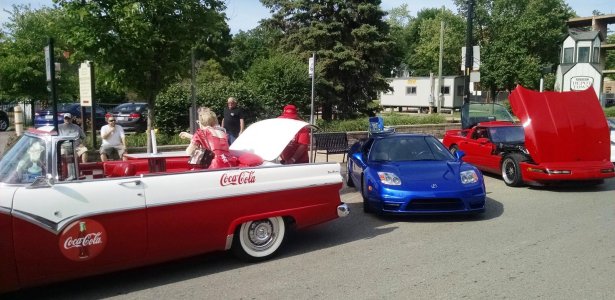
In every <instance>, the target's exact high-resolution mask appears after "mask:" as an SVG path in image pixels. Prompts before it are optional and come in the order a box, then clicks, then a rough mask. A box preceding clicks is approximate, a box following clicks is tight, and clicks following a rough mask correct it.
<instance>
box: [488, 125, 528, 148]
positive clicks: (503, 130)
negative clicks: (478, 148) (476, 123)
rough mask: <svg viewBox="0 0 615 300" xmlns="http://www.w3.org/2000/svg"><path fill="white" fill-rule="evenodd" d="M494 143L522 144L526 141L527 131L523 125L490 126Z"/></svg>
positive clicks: (490, 133)
mask: <svg viewBox="0 0 615 300" xmlns="http://www.w3.org/2000/svg"><path fill="white" fill-rule="evenodd" d="M489 135H490V136H491V141H492V142H493V143H507V144H522V143H524V142H525V132H524V131H523V127H521V126H502V127H491V128H489Z"/></svg>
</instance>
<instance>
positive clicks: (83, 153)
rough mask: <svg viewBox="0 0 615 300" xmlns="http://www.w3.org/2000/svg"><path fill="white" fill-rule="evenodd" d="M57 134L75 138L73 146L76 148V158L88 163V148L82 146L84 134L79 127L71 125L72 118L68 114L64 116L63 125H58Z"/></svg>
mask: <svg viewBox="0 0 615 300" xmlns="http://www.w3.org/2000/svg"><path fill="white" fill-rule="evenodd" d="M58 132H59V133H60V135H65V136H76V137H77V139H76V140H75V145H77V147H76V148H75V150H77V156H79V157H81V161H82V162H88V148H86V147H85V146H84V145H83V141H84V140H85V133H84V132H83V129H81V127H79V125H77V124H74V123H73V116H72V115H71V114H70V113H65V114H64V123H62V124H60V125H58Z"/></svg>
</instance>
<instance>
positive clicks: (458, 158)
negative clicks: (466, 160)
mask: <svg viewBox="0 0 615 300" xmlns="http://www.w3.org/2000/svg"><path fill="white" fill-rule="evenodd" d="M464 156H466V153H465V152H463V151H461V150H457V151H455V158H456V159H457V160H458V161H462V159H461V158H462V157H464Z"/></svg>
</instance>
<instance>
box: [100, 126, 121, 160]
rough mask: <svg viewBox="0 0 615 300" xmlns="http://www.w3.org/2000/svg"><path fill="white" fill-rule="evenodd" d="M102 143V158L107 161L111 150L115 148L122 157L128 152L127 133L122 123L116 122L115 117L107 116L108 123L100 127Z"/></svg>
mask: <svg viewBox="0 0 615 300" xmlns="http://www.w3.org/2000/svg"><path fill="white" fill-rule="evenodd" d="M100 137H101V138H102V145H101V146H100V160H101V161H107V160H108V157H109V155H111V152H112V151H113V150H114V149H115V150H116V151H117V155H118V156H119V157H120V159H124V160H126V159H125V158H124V153H126V135H125V134H124V129H123V128H122V126H120V125H116V124H115V117H113V116H110V117H108V118H107V125H105V126H103V127H102V128H100Z"/></svg>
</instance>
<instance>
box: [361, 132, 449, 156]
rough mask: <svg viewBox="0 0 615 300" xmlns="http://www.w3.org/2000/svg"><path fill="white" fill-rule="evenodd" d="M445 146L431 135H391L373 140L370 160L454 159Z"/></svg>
mask: <svg viewBox="0 0 615 300" xmlns="http://www.w3.org/2000/svg"><path fill="white" fill-rule="evenodd" d="M454 159H455V158H454V157H453V156H452V155H451V153H450V152H449V151H448V150H447V149H446V147H445V146H444V145H443V144H442V143H441V142H440V141H438V140H437V139H436V138H434V137H432V136H397V137H396V136H392V137H389V138H384V139H380V140H377V141H376V142H374V145H373V146H372V149H371V151H370V153H369V160H371V161H391V162H396V161H420V160H442V161H445V160H454Z"/></svg>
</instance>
